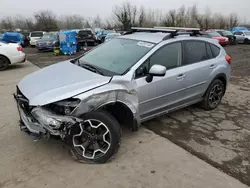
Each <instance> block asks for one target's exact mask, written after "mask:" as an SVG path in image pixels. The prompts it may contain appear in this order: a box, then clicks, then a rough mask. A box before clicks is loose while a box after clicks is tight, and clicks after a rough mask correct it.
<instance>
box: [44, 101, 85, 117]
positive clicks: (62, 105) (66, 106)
mask: <svg viewBox="0 0 250 188" xmlns="http://www.w3.org/2000/svg"><path fill="white" fill-rule="evenodd" d="M80 102H81V100H80V99H74V98H70V99H66V100H62V101H58V102H55V103H53V104H50V105H48V106H47V108H49V110H51V111H53V112H55V113H56V114H60V115H67V116H68V115H70V114H71V112H72V111H73V110H74V109H75V108H76V107H77V106H78V105H79V103H80Z"/></svg>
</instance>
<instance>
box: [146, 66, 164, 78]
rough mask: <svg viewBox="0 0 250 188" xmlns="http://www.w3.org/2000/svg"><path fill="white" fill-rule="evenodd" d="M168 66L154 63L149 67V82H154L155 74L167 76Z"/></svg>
mask: <svg viewBox="0 0 250 188" xmlns="http://www.w3.org/2000/svg"><path fill="white" fill-rule="evenodd" d="M166 71H167V68H166V67H164V66H162V65H153V66H152V67H151V68H150V69H149V75H148V76H147V77H146V81H147V82H152V80H153V77H154V76H165V74H166Z"/></svg>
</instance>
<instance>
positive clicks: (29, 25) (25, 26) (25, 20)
mask: <svg viewBox="0 0 250 188" xmlns="http://www.w3.org/2000/svg"><path fill="white" fill-rule="evenodd" d="M13 22H14V25H15V28H18V29H21V30H30V31H31V30H33V29H34V20H33V19H32V18H31V17H24V16H22V15H17V16H15V18H14V19H13Z"/></svg>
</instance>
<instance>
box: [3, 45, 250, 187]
mask: <svg viewBox="0 0 250 188" xmlns="http://www.w3.org/2000/svg"><path fill="white" fill-rule="evenodd" d="M226 50H227V52H228V54H229V55H231V56H232V58H233V61H232V80H231V83H230V84H229V86H228V90H227V93H226V95H225V97H224V99H223V101H222V104H221V105H220V106H219V107H218V109H216V110H214V111H209V112H207V111H204V110H202V109H200V108H199V107H197V106H196V105H195V106H191V107H188V108H186V109H183V110H179V111H177V112H174V113H171V114H168V115H165V116H162V117H159V118H157V119H154V120H151V121H149V122H147V123H144V127H146V128H147V129H149V130H151V131H153V132H155V133H156V134H158V135H160V137H159V136H157V135H156V134H154V133H152V132H151V131H149V130H147V129H144V128H141V129H140V131H139V132H138V133H129V132H126V131H125V134H124V142H123V143H122V148H121V150H120V151H119V152H118V155H117V156H116V159H115V160H114V161H112V162H111V163H112V164H105V165H100V167H99V166H98V165H85V164H83V165H82V167H81V168H80V167H79V164H78V163H75V162H72V161H71V160H70V158H69V157H67V156H66V157H65V154H66V151H65V149H63V148H62V147H61V144H60V143H58V142H56V141H51V142H46V141H41V142H39V143H40V144H39V143H37V144H34V143H33V142H32V141H31V139H29V137H25V136H24V135H23V134H22V133H19V131H18V127H17V126H14V125H13V124H17V119H18V118H17V114H16V113H15V118H14V120H12V119H13V113H12V112H13V111H16V109H15V106H14V102H13V101H11V100H10V99H9V97H8V96H4V93H5V91H7V90H8V91H12V92H14V90H15V88H14V83H16V82H17V81H18V80H19V79H20V78H21V77H20V75H22V76H24V75H25V74H26V72H25V70H26V69H30V66H29V65H28V64H24V65H17V66H13V67H11V68H10V69H9V70H7V71H6V72H4V73H3V74H5V76H6V77H1V79H0V81H1V85H0V87H1V89H0V94H1V96H3V97H2V99H1V100H3V101H1V104H2V103H3V106H4V108H3V109H4V110H2V111H1V112H0V117H1V122H2V123H1V124H0V141H1V142H0V143H3V144H2V146H0V151H1V152H0V158H1V160H0V165H1V166H2V167H4V170H3V168H1V169H0V187H2V186H3V187H5V186H6V187H34V185H36V184H35V183H37V184H38V185H39V186H38V187H46V186H47V184H48V187H52V184H53V185H54V186H55V187H59V186H62V187H78V186H79V185H81V187H85V185H89V186H90V185H92V187H95V186H98V185H99V186H100V185H102V187H105V186H108V185H110V184H111V185H112V186H113V187H185V188H186V187H223V186H225V187H229V185H231V186H232V187H237V188H238V187H240V186H242V185H240V184H237V182H234V181H233V180H231V179H228V178H229V177H228V176H225V177H224V176H223V174H220V173H219V172H218V171H213V170H212V169H210V167H209V165H208V166H207V165H206V164H205V163H202V162H201V161H200V160H198V159H197V158H195V157H194V158H192V156H191V155H190V154H188V153H185V151H183V150H181V149H177V148H175V145H173V144H171V143H170V142H169V141H168V140H170V141H172V142H173V143H175V144H177V145H179V146H180V147H182V148H184V149H186V150H187V151H189V152H190V153H192V154H194V155H196V156H198V157H199V158H200V159H202V160H204V161H206V162H208V163H209V164H211V165H212V166H214V167H216V168H218V169H220V170H222V171H224V172H226V173H227V174H229V175H231V176H233V177H235V178H236V179H238V180H240V181H242V182H243V183H245V184H248V185H250V162H249V158H250V123H249V122H250V77H249V75H250V45H249V46H247V45H237V46H229V47H226ZM24 51H25V53H26V54H27V59H28V60H29V61H30V62H32V63H33V64H35V65H37V66H38V67H40V68H42V67H45V66H48V65H50V64H53V63H56V62H58V61H63V60H66V59H69V58H72V57H69V56H54V55H53V53H37V51H36V50H35V49H34V48H25V49H24ZM36 69H37V68H36V67H33V68H31V71H34V70H36ZM29 71H30V70H29ZM13 72H14V77H13V76H12V77H11V79H10V76H11V75H10V74H13ZM8 73H10V74H8ZM15 74H16V75H15ZM69 74H71V73H69ZM4 78H6V80H4ZM8 78H9V80H8ZM12 87H13V88H12ZM5 99H6V100H5ZM9 104H11V105H9ZM7 126H11V128H9V127H7ZM4 130H8V131H9V132H6V131H4ZM162 137H165V138H167V139H168V140H167V139H164V138H162ZM19 139H21V140H22V141H20V142H19ZM48 143H51V144H48ZM159 143H160V145H159ZM4 146H7V147H4ZM20 148H21V149H20ZM153 149H154V152H151V151H153ZM182 156H185V157H182ZM12 163H13V164H14V165H16V166H13V164H12ZM202 169H203V170H202ZM86 172H87V173H86ZM105 172H107V175H105ZM81 173H84V174H85V176H84V175H81ZM117 174H124V176H123V178H121V180H120V179H119V180H120V182H114V180H115V179H117V178H116V175H117ZM94 176H95V177H97V176H101V177H102V178H103V179H97V180H96V179H95V178H94ZM1 177H3V179H2V178H1ZM52 177H53V178H56V179H57V180H58V181H56V182H54V183H52V182H53V178H52ZM120 177H122V176H120ZM74 178H76V179H77V181H76V182H74ZM79 179H83V182H82V184H79ZM105 179H106V181H105ZM149 180H151V181H149ZM180 180H181V181H180ZM179 181H180V182H179ZM192 181H194V182H192ZM230 181H232V182H230ZM65 182H66V183H65ZM93 182H94V183H93ZM103 182H105V183H103ZM170 182H171V183H170ZM190 182H192V183H190ZM199 183H200V184H199ZM42 185H43V186H42ZM77 185H78V186H77ZM36 187H37V186H36Z"/></svg>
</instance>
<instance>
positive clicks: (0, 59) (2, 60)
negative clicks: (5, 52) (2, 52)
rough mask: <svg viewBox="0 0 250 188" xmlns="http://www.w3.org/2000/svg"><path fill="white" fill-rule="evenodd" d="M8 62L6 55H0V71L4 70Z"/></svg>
mask: <svg viewBox="0 0 250 188" xmlns="http://www.w3.org/2000/svg"><path fill="white" fill-rule="evenodd" d="M9 64H10V63H9V60H8V59H7V58H6V57H4V56H0V71H4V70H6V69H7V68H8V66H9Z"/></svg>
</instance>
